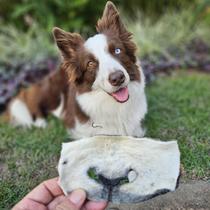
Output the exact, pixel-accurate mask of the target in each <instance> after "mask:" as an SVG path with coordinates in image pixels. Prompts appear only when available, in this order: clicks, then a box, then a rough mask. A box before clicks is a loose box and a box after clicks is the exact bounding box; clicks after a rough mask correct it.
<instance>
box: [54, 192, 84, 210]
mask: <svg viewBox="0 0 210 210" xmlns="http://www.w3.org/2000/svg"><path fill="white" fill-rule="evenodd" d="M85 200H86V193H85V191H84V190H81V189H79V190H75V191H73V192H72V193H71V194H70V195H68V196H67V199H66V200H65V201H64V202H62V203H60V204H59V205H58V206H56V210H80V209H81V207H82V206H83V204H84V202H85Z"/></svg>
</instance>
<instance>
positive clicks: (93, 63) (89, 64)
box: [87, 61, 95, 68]
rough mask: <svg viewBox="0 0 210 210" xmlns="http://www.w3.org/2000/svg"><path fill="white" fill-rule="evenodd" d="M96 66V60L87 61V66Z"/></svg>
mask: <svg viewBox="0 0 210 210" xmlns="http://www.w3.org/2000/svg"><path fill="white" fill-rule="evenodd" d="M94 66H95V62H94V61H88V63H87V67H89V68H91V67H94Z"/></svg>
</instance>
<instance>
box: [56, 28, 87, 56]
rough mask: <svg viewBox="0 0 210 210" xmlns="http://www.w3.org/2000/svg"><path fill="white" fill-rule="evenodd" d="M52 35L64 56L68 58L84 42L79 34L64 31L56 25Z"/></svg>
mask: <svg viewBox="0 0 210 210" xmlns="http://www.w3.org/2000/svg"><path fill="white" fill-rule="evenodd" d="M53 36H54V39H55V41H56V43H57V46H58V48H59V49H60V51H61V53H62V55H63V57H64V58H70V57H71V56H72V54H73V53H74V52H75V51H76V50H77V49H78V48H79V47H80V46H81V45H82V44H83V43H84V40H83V38H82V37H81V36H80V35H79V34H77V33H70V32H66V31H64V30H62V29H60V28H57V27H54V28H53Z"/></svg>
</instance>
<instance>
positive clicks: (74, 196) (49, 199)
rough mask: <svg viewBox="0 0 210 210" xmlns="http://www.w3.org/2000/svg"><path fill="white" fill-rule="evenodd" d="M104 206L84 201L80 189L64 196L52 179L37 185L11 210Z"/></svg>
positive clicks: (101, 209)
mask: <svg viewBox="0 0 210 210" xmlns="http://www.w3.org/2000/svg"><path fill="white" fill-rule="evenodd" d="M106 206H107V203H106V202H93V201H86V193H85V191H83V190H81V189H79V190H75V191H73V192H72V193H71V194H70V195H68V196H65V195H64V194H63V192H62V190H61V188H60V187H59V185H58V178H54V179H49V180H47V181H44V182H42V183H41V184H39V185H38V186H37V187H36V188H34V189H33V190H32V191H31V192H30V193H28V194H27V195H26V196H25V197H24V198H23V199H22V200H21V201H20V202H19V203H17V204H16V205H15V206H14V207H13V208H12V210H104V209H105V208H106Z"/></svg>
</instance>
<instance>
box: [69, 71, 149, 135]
mask: <svg viewBox="0 0 210 210" xmlns="http://www.w3.org/2000/svg"><path fill="white" fill-rule="evenodd" d="M140 72H141V82H137V81H135V82H130V83H129V84H128V89H129V100H128V101H127V102H125V103H118V102H116V100H115V99H113V97H110V95H108V94H107V93H106V92H104V91H102V90H92V91H91V92H88V93H84V94H81V95H78V96H77V101H78V103H79V105H80V107H81V108H82V110H83V111H84V112H85V113H87V114H88V116H89V117H90V120H89V121H88V122H87V123H85V124H83V123H80V122H79V120H77V121H76V124H75V127H74V128H73V129H70V130H69V132H70V133H71V136H72V137H73V138H75V139H77V138H81V137H86V136H95V135H126V136H137V137H142V136H144V130H143V129H142V128H141V121H142V119H143V118H144V116H145V114H146V112H147V103H146V97H145V93H144V76H143V73H142V71H140ZM94 124H96V125H100V126H93V125H94Z"/></svg>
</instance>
